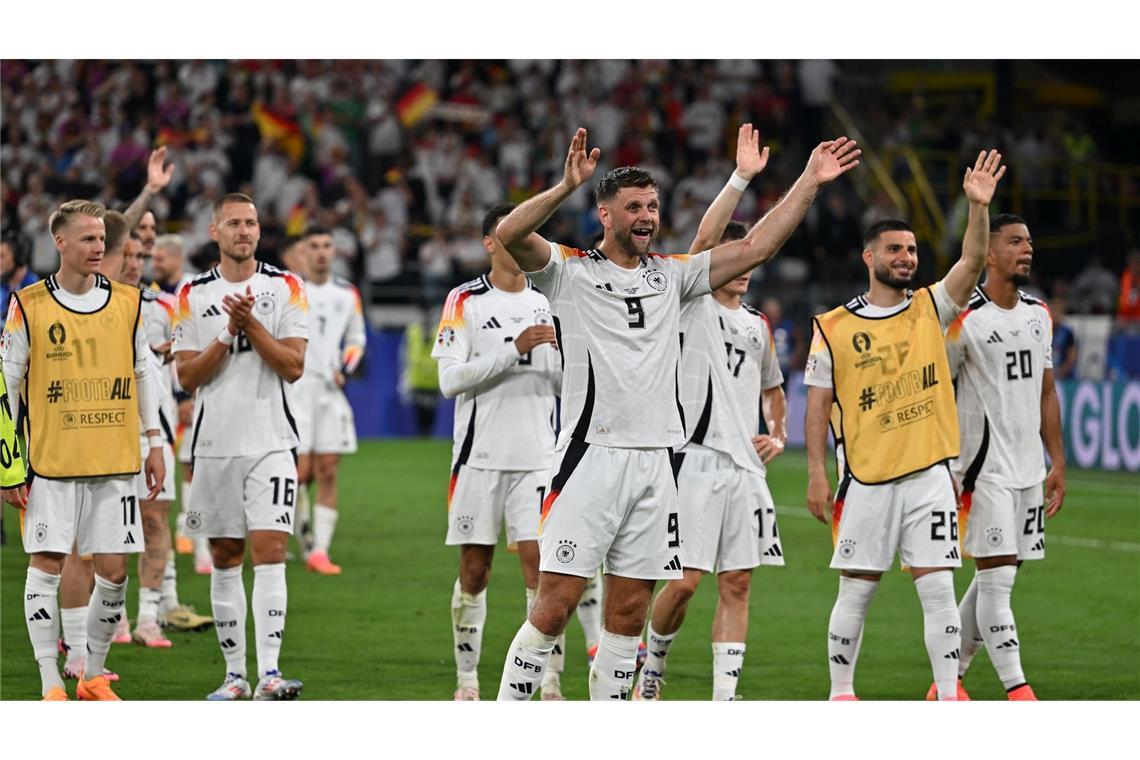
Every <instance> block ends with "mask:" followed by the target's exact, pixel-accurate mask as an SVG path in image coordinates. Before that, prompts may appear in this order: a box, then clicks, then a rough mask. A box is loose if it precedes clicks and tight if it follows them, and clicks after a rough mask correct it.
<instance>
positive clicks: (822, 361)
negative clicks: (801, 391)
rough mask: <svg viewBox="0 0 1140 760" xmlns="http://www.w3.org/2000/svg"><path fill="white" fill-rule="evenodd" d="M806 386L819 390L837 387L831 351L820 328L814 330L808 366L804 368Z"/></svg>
mask: <svg viewBox="0 0 1140 760" xmlns="http://www.w3.org/2000/svg"><path fill="white" fill-rule="evenodd" d="M804 385H814V386H816V387H817V388H833V387H835V386H834V384H833V382H832V377H831V349H830V348H829V347H828V345H827V341H826V340H824V338H823V333H821V332H820V331H819V327H818V326H816V327H814V328H812V336H811V348H810V349H809V350H808V358H807V365H806V366H805V367H804Z"/></svg>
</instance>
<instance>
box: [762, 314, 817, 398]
mask: <svg viewBox="0 0 1140 760" xmlns="http://www.w3.org/2000/svg"><path fill="white" fill-rule="evenodd" d="M760 312H761V313H762V314H763V315H764V316H765V317H767V318H768V326H769V327H771V328H772V344H773V345H774V346H775V347H776V359H777V360H778V361H779V362H780V371H781V372H782V373H783V375H784V377H785V378H787V377H789V376H790V373H791V372H792V371H794V370H797V369H799V368H801V367H803V366H804V362H806V361H807V342H806V341H805V340H804V332H803V330H802V329H801V328H800V327H798V326H797V325H796V323H795V322H793V321H792V319H791V317H788V316H786V315H785V314H784V307H783V305H782V304H781V303H780V299H778V298H776V297H775V296H768V297H767V298H765V299H764V301H763V302H762V303H761V305H760Z"/></svg>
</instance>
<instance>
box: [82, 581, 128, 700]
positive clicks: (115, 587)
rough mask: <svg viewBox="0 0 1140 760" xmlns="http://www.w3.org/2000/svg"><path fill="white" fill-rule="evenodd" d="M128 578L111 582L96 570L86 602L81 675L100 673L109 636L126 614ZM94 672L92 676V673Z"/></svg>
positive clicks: (108, 643)
mask: <svg viewBox="0 0 1140 760" xmlns="http://www.w3.org/2000/svg"><path fill="white" fill-rule="evenodd" d="M126 608H127V580H126V579H123V582H122V583H111V581H109V580H107V579H106V578H104V577H102V576H100V575H99V574H98V573H95V590H94V591H93V592H91V601H89V602H88V603H87V666H86V668H85V669H84V678H94V677H95V676H97V675H100V674H101V673H102V672H103V665H104V664H106V662H107V652H109V651H111V639H112V638H113V637H114V636H115V629H116V628H117V627H118V625H119V621H120V620H121V619H122V618H123V615H126V614H127V609H126ZM92 674H94V675H92Z"/></svg>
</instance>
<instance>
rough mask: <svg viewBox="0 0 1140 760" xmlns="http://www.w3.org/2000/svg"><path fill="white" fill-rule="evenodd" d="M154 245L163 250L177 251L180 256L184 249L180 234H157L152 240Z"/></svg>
mask: <svg viewBox="0 0 1140 760" xmlns="http://www.w3.org/2000/svg"><path fill="white" fill-rule="evenodd" d="M154 247H155V248H161V249H162V250H164V251H178V255H179V256H181V255H182V253H183V251H184V249H185V241H183V239H182V236H181V235H175V234H169V235H159V236H158V237H157V238H155V240H154Z"/></svg>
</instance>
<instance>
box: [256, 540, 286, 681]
mask: <svg viewBox="0 0 1140 760" xmlns="http://www.w3.org/2000/svg"><path fill="white" fill-rule="evenodd" d="M288 606H289V593H288V589H287V587H286V585H285V563H284V562H279V563H277V564H274V565H255V566H254V568H253V635H254V636H256V637H257V639H256V641H257V646H256V649H257V674H258V676H259V677H263V676H265V674H266V673H269V672H271V671H274V672H279V668H278V667H277V658H278V657H279V656H280V654H281V642H282V639H283V638H284V637H285V612H286V610H287V609H288Z"/></svg>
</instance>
